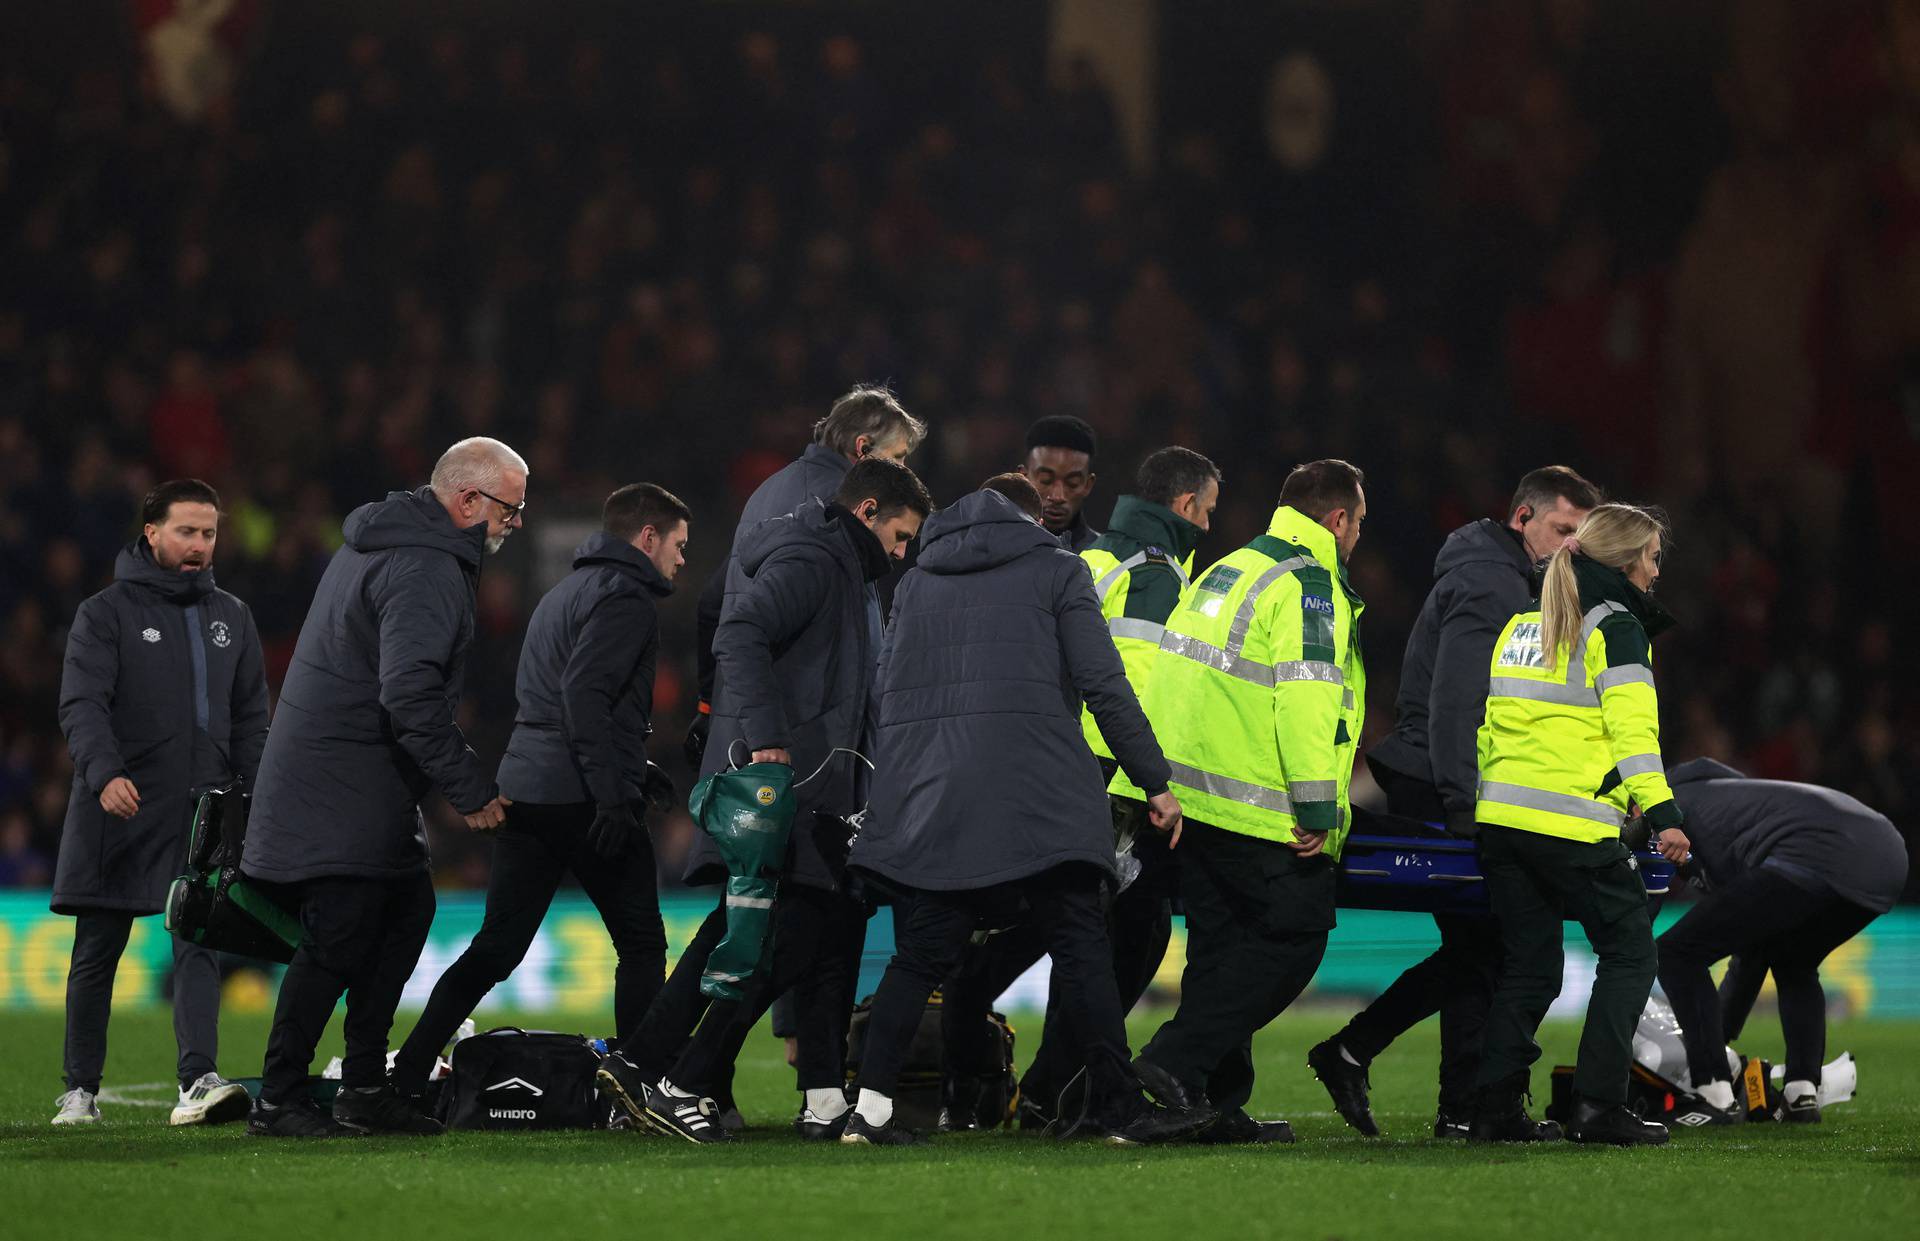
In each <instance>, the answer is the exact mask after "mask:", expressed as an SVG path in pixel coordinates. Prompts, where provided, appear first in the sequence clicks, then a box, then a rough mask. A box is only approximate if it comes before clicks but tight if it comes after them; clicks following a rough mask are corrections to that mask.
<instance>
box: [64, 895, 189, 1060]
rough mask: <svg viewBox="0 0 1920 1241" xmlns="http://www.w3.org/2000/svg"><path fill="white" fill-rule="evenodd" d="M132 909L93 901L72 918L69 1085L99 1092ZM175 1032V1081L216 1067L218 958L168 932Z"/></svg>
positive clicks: (130, 925) (68, 1005)
mask: <svg viewBox="0 0 1920 1241" xmlns="http://www.w3.org/2000/svg"><path fill="white" fill-rule="evenodd" d="M133 919H134V915H133V914H130V913H123V912H121V911H119V910H114V909H92V910H87V911H85V912H83V913H81V914H78V915H76V916H75V918H74V921H73V957H72V959H71V961H70V962H69V963H68V966H67V1045H66V1079H67V1089H68V1090H87V1091H91V1092H93V1093H94V1094H99V1093H100V1075H101V1073H102V1072H104V1071H105V1069H106V1064H107V1018H108V1016H109V1014H110V1013H111V1012H112V1009H113V976H114V974H115V973H116V972H117V971H118V970H119V967H120V956H121V954H122V953H124V952H125V951H126V950H127V938H128V936H130V935H131V934H132V933H133ZM172 938H173V1040H174V1043H175V1044H176V1045H177V1046H178V1048H179V1053H180V1058H179V1060H178V1061H177V1062H176V1064H175V1071H176V1073H177V1075H178V1076H179V1078H180V1085H181V1086H182V1087H186V1086H189V1085H191V1084H192V1083H193V1082H194V1081H195V1080H196V1079H198V1078H199V1076H200V1075H201V1074H202V1073H211V1072H213V1070H214V1061H215V1058H216V1057H217V1056H218V1054H219V1049H220V963H219V960H218V959H217V958H216V957H215V955H214V953H213V952H212V951H211V950H210V949H206V948H202V947H200V946H199V945H198V944H190V943H188V942H187V941H186V940H184V939H181V938H180V937H179V936H177V935H176V936H173V937H172Z"/></svg>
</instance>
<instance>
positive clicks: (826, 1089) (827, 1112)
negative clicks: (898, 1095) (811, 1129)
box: [807, 1086, 892, 1120]
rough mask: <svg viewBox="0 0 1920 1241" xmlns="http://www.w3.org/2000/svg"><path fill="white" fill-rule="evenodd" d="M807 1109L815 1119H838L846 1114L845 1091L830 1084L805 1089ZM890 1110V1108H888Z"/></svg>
mask: <svg viewBox="0 0 1920 1241" xmlns="http://www.w3.org/2000/svg"><path fill="white" fill-rule="evenodd" d="M807 1110H808V1111H809V1112H812V1113H813V1118H814V1119H815V1120H839V1119H840V1118H841V1117H842V1116H845V1115H846V1114H847V1092H846V1091H844V1090H835V1089H834V1088H833V1087H831V1086H821V1087H817V1088H815V1089H813V1090H809V1091H807ZM888 1111H889V1112H891V1111H892V1109H891V1108H889V1109H888Z"/></svg>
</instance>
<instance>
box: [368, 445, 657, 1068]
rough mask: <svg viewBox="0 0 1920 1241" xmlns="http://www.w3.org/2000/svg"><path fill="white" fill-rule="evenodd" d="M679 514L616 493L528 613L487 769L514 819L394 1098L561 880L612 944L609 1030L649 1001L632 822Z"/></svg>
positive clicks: (647, 899)
mask: <svg viewBox="0 0 1920 1241" xmlns="http://www.w3.org/2000/svg"><path fill="white" fill-rule="evenodd" d="M692 516H693V514H692V511H691V510H690V509H688V507H687V506H686V505H685V504H684V503H682V502H681V500H680V499H679V497H677V496H675V495H674V494H673V493H672V492H670V491H668V490H666V489H665V488H664V487H659V486H656V485H655V484H653V483H630V484H628V485H627V486H625V487H622V488H620V489H619V490H618V491H615V492H614V493H613V494H612V495H610V496H608V497H607V502H606V506H605V508H604V510H603V514H602V519H601V529H600V530H599V531H598V532H596V533H594V534H590V535H588V536H587V538H586V539H585V541H583V542H582V543H581V544H580V546H579V547H577V548H575V549H574V552H573V572H572V573H570V574H568V575H567V576H566V577H565V578H563V579H561V581H560V584H559V585H557V586H555V587H554V588H553V589H552V590H550V591H548V592H547V595H546V597H545V598H543V599H542V600H540V604H539V606H538V607H536V608H535V609H534V610H533V617H532V619H531V620H529V621H528V622H527V636H526V641H525V644H524V645H523V646H522V647H521V650H520V670H519V674H518V679H517V684H516V685H515V687H514V694H515V697H516V699H517V701H518V704H519V709H518V712H517V714H516V716H515V719H514V724H513V736H512V738H511V739H510V740H508V742H507V752H506V756H505V757H504V758H502V759H501V760H500V775H499V780H500V793H501V796H503V797H504V798H507V799H508V800H510V801H511V802H512V803H513V809H512V811H510V812H509V813H508V815H507V820H506V823H505V824H504V825H503V826H502V827H501V829H500V831H499V833H498V834H497V835H496V836H495V837H494V845H493V869H492V872H491V874H490V875H489V877H488V880H487V909H486V914H485V916H484V917H483V919H482V921H481V924H480V931H479V933H478V934H477V935H475V936H474V939H473V942H472V943H471V944H469V945H468V946H467V950H466V951H465V952H464V953H462V954H461V955H460V959H459V960H457V961H455V962H454V963H453V964H452V965H451V966H449V967H448V968H447V972H446V973H444V974H442V975H441V976H440V981H439V982H437V983H435V984H434V987H433V994H432V996H430V997H429V998H428V1000H427V1006H426V1009H425V1011H423V1012H422V1013H421V1014H420V1020H419V1022H417V1023H416V1024H415V1025H414V1028H413V1033H412V1034H410V1035H408V1036H407V1041H406V1043H405V1044H403V1045H402V1046H401V1048H400V1054H399V1055H398V1056H397V1057H396V1058H395V1060H394V1063H393V1081H394V1083H395V1085H396V1086H398V1087H399V1089H401V1090H402V1091H413V1090H416V1089H418V1088H420V1087H423V1086H424V1085H425V1084H426V1081H427V1079H428V1077H429V1075H430V1074H431V1073H432V1071H433V1064H434V1058H435V1056H436V1055H437V1054H438V1053H439V1051H440V1049H441V1047H443V1046H444V1045H445V1044H446V1042H447V1040H448V1039H450V1038H452V1037H453V1032H454V1030H455V1028H456V1027H457V1026H459V1024H460V1022H461V1021H462V1020H463V1019H464V1018H465V1017H466V1016H467V1014H469V1013H471V1012H472V1011H473V1010H474V1008H475V1007H476V1006H477V1005H478V1004H479V1003H480V1001H481V999H482V998H483V997H485V995H486V994H487V992H488V991H490V990H492V989H493V987H494V986H495V985H497V984H498V983H500V982H501V981H502V980H504V979H505V978H506V977H507V975H509V974H511V973H512V972H513V971H514V969H515V968H516V967H517V966H518V965H519V964H520V962H521V960H522V959H523V958H524V957H525V956H526V955H527V948H528V946H529V945H531V944H532V943H533V937H534V934H535V933H536V932H537V931H538V930H539V929H540V921H541V919H542V918H544V917H545V916H546V913H547V907H548V906H549V905H550V904H552V902H553V895H554V892H555V891H557V890H558V888H559V885H560V877H561V875H562V874H564V873H565V872H567V871H569V870H571V871H572V872H573V875H574V877H575V878H576V879H578V880H579V881H580V886H581V888H582V889H583V890H584V891H585V892H586V894H587V897H588V899H590V900H591V901H593V903H594V907H595V908H597V909H598V910H599V911H600V918H601V920H602V921H603V922H605V923H606V926H607V933H608V934H609V935H611V936H612V937H613V948H614V954H615V958H616V961H617V964H616V965H615V967H614V975H613V1014H614V1022H615V1026H614V1028H615V1029H617V1030H630V1029H632V1028H633V1027H635V1026H636V1025H638V1024H639V1022H640V1018H641V1017H642V1016H644V1015H645V1014H646V1011H647V1007H648V1006H649V1005H650V1004H652V1003H653V998H654V996H655V995H657V994H658V993H659V991H660V983H661V979H662V978H663V977H664V976H665V974H666V952H667V940H666V931H665V929H664V928H663V926H662V925H661V922H660V895H659V888H658V881H657V879H656V877H655V874H654V862H653V848H652V845H651V842H650V841H649V840H648V838H647V832H646V827H645V816H646V810H647V808H648V807H649V806H650V805H651V806H654V807H655V808H656V809H665V808H666V807H668V806H670V805H671V803H672V801H673V784H672V781H670V780H669V779H667V777H666V775H665V773H664V772H662V771H661V770H660V769H659V768H658V767H655V766H653V765H652V764H651V763H649V762H648V761H647V736H648V734H649V733H650V732H652V731H653V725H652V723H651V717H652V715H653V672H654V663H655V660H656V658H657V656H658V654H659V649H660V620H659V615H658V613H657V611H656V604H655V600H657V599H663V598H665V597H666V596H667V595H669V594H671V593H672V592H673V578H674V575H675V574H676V573H677V572H679V569H680V566H681V565H682V564H684V563H686V555H685V552H686V546H687V523H688V521H689V520H690V519H691V518H692Z"/></svg>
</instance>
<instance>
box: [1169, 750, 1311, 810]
mask: <svg viewBox="0 0 1920 1241" xmlns="http://www.w3.org/2000/svg"><path fill="white" fill-rule="evenodd" d="M1167 766H1169V767H1171V768H1173V780H1174V783H1175V784H1184V785H1186V786H1187V787H1188V788H1190V789H1199V790H1200V791H1201V792H1202V793H1207V794H1211V795H1212V796H1214V797H1223V798H1225V799H1226V800H1228V801H1237V802H1239V803H1240V804H1241V805H1243V806H1253V807H1255V808H1256V809H1260V810H1271V811H1273V812H1274V813H1275V814H1292V813H1293V801H1292V799H1291V798H1289V797H1288V796H1287V794H1286V790H1284V789H1270V788H1267V787H1266V786H1265V785H1262V784H1248V783H1247V782H1246V781H1245V780H1234V779H1230V778H1228V777H1226V776H1216V775H1214V774H1213V773H1212V772H1211V771H1201V770H1200V769H1199V768H1198V767H1188V766H1187V765H1186V764H1184V763H1176V762H1173V761H1172V760H1171V759H1169V760H1168V762H1167Z"/></svg>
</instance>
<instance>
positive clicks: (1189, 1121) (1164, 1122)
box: [1099, 1061, 1220, 1146]
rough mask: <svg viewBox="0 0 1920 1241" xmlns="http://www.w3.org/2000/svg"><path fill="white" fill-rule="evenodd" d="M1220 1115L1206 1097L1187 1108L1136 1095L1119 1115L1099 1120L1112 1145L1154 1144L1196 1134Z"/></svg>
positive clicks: (1174, 1140)
mask: <svg viewBox="0 0 1920 1241" xmlns="http://www.w3.org/2000/svg"><path fill="white" fill-rule="evenodd" d="M1135 1063H1136V1064H1137V1063H1139V1062H1138V1061H1135ZM1219 1117H1220V1113H1219V1112H1218V1111H1216V1110H1215V1109H1214V1108H1213V1106H1212V1105H1211V1104H1209V1103H1207V1102H1206V1101H1205V1100H1204V1099H1203V1100H1201V1101H1200V1102H1199V1103H1197V1104H1189V1105H1188V1106H1186V1107H1158V1106H1156V1105H1154V1104H1152V1103H1149V1102H1147V1100H1146V1099H1145V1098H1144V1097H1142V1096H1140V1095H1134V1096H1133V1097H1132V1099H1131V1100H1130V1101H1129V1103H1128V1104H1127V1106H1126V1109H1125V1110H1124V1111H1123V1112H1122V1113H1121V1114H1120V1115H1119V1116H1118V1117H1109V1118H1102V1120H1101V1121H1100V1122H1099V1123H1100V1128H1101V1129H1102V1130H1103V1131H1104V1132H1105V1134H1106V1141H1107V1144H1108V1145H1109V1146H1152V1145H1155V1144H1157V1143H1160V1142H1178V1141H1180V1140H1181V1139H1182V1138H1190V1137H1193V1136H1195V1135H1196V1134H1198V1133H1200V1132H1201V1131H1203V1130H1205V1129H1206V1128H1207V1126H1209V1125H1211V1124H1212V1123H1213V1122H1214V1121H1215V1120H1217V1119H1219Z"/></svg>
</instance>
